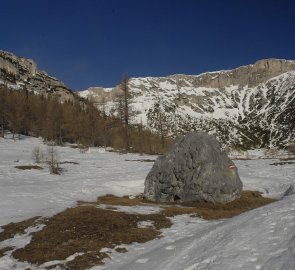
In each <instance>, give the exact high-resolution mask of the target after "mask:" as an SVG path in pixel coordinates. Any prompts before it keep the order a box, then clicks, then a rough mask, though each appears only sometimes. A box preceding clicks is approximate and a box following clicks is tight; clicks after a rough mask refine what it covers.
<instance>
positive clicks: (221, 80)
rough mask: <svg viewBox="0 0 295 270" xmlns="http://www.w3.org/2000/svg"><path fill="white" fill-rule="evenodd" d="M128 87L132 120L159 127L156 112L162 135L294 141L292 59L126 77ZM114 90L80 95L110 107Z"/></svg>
mask: <svg viewBox="0 0 295 270" xmlns="http://www.w3.org/2000/svg"><path fill="white" fill-rule="evenodd" d="M129 89H130V92H131V93H132V95H133V99H132V104H131V106H132V107H133V108H134V111H135V112H136V113H137V116H136V117H135V118H134V119H133V121H134V122H137V123H143V124H144V125H146V126H147V127H148V128H150V129H152V130H154V131H158V130H159V128H158V126H159V115H161V120H162V122H163V120H164V122H165V126H164V127H162V129H161V130H164V131H165V135H167V134H168V135H175V134H179V133H186V132H189V131H192V130H203V131H205V132H207V133H209V134H214V136H215V137H217V138H218V140H219V141H220V142H221V143H222V144H223V145H229V146H235V147H238V148H242V149H250V148H265V147H274V146H279V147H285V146H286V145H288V143H289V142H290V141H293V140H294V139H295V61H288V60H281V59H266V60H260V61H257V62H256V63H254V64H252V65H247V66H242V67H238V68H235V69H233V70H227V71H216V72H207V73H203V74H200V75H172V76H168V77H146V78H131V79H130V81H129ZM115 91H116V90H115V88H114V90H112V91H110V89H107V93H105V92H106V91H104V89H102V88H100V89H97V90H96V89H93V91H88V92H87V91H84V92H82V93H84V94H85V96H86V97H87V96H89V97H90V98H91V97H93V98H94V100H96V101H97V105H98V108H103V109H105V108H109V111H112V106H114V102H113V96H114V95H112V92H115ZM106 94H107V95H106ZM102 97H104V101H105V102H106V104H104V105H103V106H101V105H100V104H99V103H100V102H101V101H102ZM105 97H106V98H105Z"/></svg>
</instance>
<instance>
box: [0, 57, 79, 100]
mask: <svg viewBox="0 0 295 270" xmlns="http://www.w3.org/2000/svg"><path fill="white" fill-rule="evenodd" d="M0 84H2V85H3V84H4V85H6V86H7V87H8V88H12V89H16V90H17V89H23V88H26V89H27V90H28V91H32V92H34V93H35V94H39V95H44V96H45V97H47V96H48V95H54V96H56V97H57V98H59V99H60V100H61V101H62V102H63V101H65V100H73V98H74V95H73V92H72V91H71V90H70V89H69V88H68V87H66V86H65V85H64V83H62V82H61V81H59V80H58V79H56V78H53V77H50V76H48V75H47V74H46V73H45V72H44V71H40V70H38V69H37V65H36V63H35V62H34V61H33V60H30V59H26V58H21V57H17V56H15V55H14V54H12V53H9V52H5V51H0Z"/></svg>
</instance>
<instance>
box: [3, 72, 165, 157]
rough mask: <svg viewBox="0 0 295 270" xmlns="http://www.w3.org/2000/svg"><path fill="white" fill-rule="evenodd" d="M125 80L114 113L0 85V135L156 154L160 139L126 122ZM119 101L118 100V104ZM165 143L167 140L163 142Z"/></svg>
mask: <svg viewBox="0 0 295 270" xmlns="http://www.w3.org/2000/svg"><path fill="white" fill-rule="evenodd" d="M127 83H128V79H127V78H124V80H123V82H122V95H121V98H119V100H121V101H120V102H121V105H119V106H118V109H119V108H120V110H121V111H119V110H118V113H117V114H116V115H111V116H109V115H106V114H105V113H103V112H100V111H98V109H97V108H96V107H94V106H93V104H92V103H91V102H90V101H87V100H81V98H79V97H78V96H77V95H75V98H74V100H73V101H66V102H64V103H61V102H60V101H59V100H58V98H57V97H54V96H49V97H44V96H42V95H35V94H33V93H32V92H30V91H28V90H27V89H25V88H24V89H21V90H10V89H8V88H7V87H6V86H5V85H2V86H0V128H1V130H0V136H2V137H4V135H5V130H9V131H11V133H12V134H13V136H14V137H15V138H16V136H18V134H24V135H31V136H41V137H43V138H44V140H45V141H51V142H54V143H56V144H58V145H62V144H64V143H66V142H68V143H76V144H78V145H81V146H85V147H89V146H104V147H112V148H114V149H117V150H121V151H130V152H140V153H149V154H159V153H163V152H164V151H165V149H164V147H163V142H162V138H160V136H158V135H157V134H155V133H153V132H151V131H150V130H148V129H146V128H145V127H144V126H143V125H141V124H136V125H131V124H130V121H129V117H130V115H129V102H130V96H129V93H128V86H127ZM118 104H119V103H118ZM165 145H166V146H167V145H168V143H166V144H165Z"/></svg>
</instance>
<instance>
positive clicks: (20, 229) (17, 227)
mask: <svg viewBox="0 0 295 270" xmlns="http://www.w3.org/2000/svg"><path fill="white" fill-rule="evenodd" d="M39 218H40V217H34V218H30V219H27V220H24V221H21V222H17V223H9V224H7V225H4V226H2V227H1V228H2V229H3V231H2V232H0V241H1V242H2V241H4V240H7V239H10V238H13V237H14V236H15V235H16V234H24V233H25V230H26V229H27V228H28V227H31V226H34V225H37V224H39V221H38V220H39Z"/></svg>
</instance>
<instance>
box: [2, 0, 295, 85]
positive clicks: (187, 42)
mask: <svg viewBox="0 0 295 270" xmlns="http://www.w3.org/2000/svg"><path fill="white" fill-rule="evenodd" d="M0 4H1V16H0V25H1V35H0V49H1V50H6V51H10V52H13V53H15V54H16V55H18V56H23V57H28V58H32V59H34V60H35V61H36V62H37V64H38V67H39V68H40V69H42V70H45V71H46V72H47V73H48V74H49V75H52V76H55V77H57V78H59V79H60V80H62V81H63V82H65V83H66V84H67V85H68V86H69V87H71V88H72V89H74V90H78V89H79V90H83V89H86V88H88V87H89V86H104V87H110V86H114V85H116V84H118V83H119V82H120V81H121V79H122V76H123V74H124V73H128V74H129V76H130V77H140V76H166V75H171V74H179V73H182V74H199V73H202V72H205V71H214V70H220V69H231V68H234V67H238V66H240V65H246V64H250V63H253V62H255V61H256V60H259V59H263V58H284V59H295V30H294V29H295V28H294V27H295V16H294V10H295V1H293V0H289V1H288V0H277V1H272V0H269V1H264V0H261V1H259V0H255V1H254V0H235V1H232V0H228V1H226V0H223V1H222V0H207V1H206V0H203V1H198V0H170V1H168V0H96V1H95V0H42V1H41V0H28V1H23V0H0Z"/></svg>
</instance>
